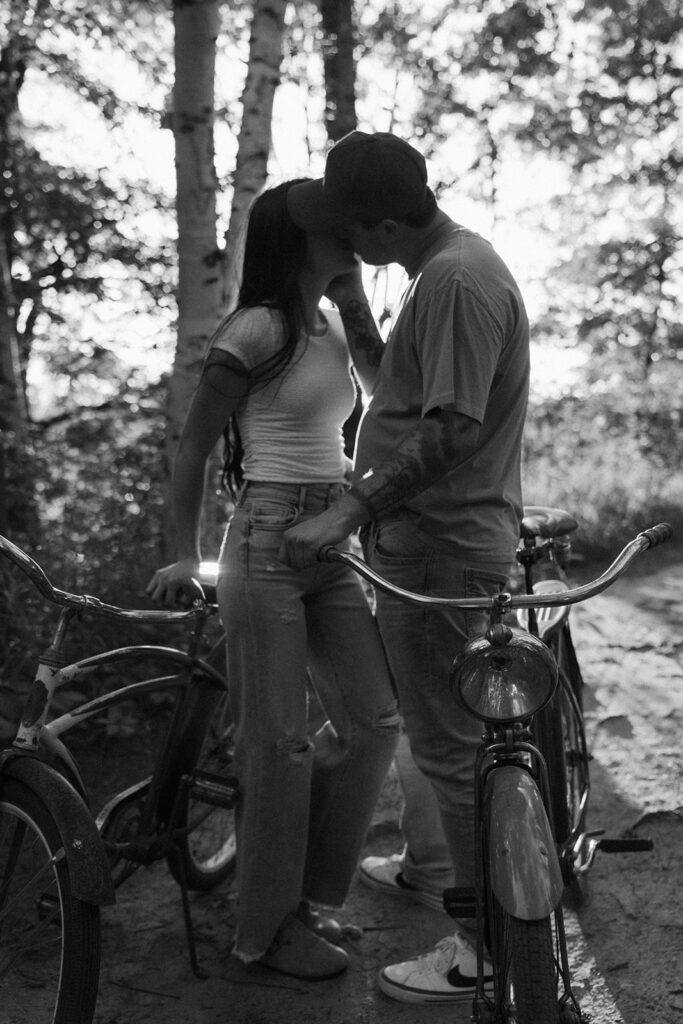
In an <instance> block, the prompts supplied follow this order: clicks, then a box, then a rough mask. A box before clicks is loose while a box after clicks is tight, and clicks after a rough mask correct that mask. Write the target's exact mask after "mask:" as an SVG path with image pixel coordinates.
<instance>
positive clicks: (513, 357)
mask: <svg viewBox="0 0 683 1024" xmlns="http://www.w3.org/2000/svg"><path fill="white" fill-rule="evenodd" d="M289 209H290V214H291V216H292V218H293V219H294V221H295V222H296V223H298V224H299V225H300V226H301V227H302V228H304V229H306V230H308V231H312V230H315V228H316V226H317V227H318V228H320V230H330V229H332V230H335V231H337V232H338V233H339V234H340V236H343V237H345V238H346V239H347V240H348V242H349V244H350V245H351V246H352V247H353V249H354V250H355V252H356V253H358V254H359V255H360V257H361V259H363V260H364V261H365V262H367V263H370V264H374V265H384V264H387V263H390V262H397V263H399V264H401V265H402V266H403V267H404V268H405V270H406V271H407V273H408V276H409V279H410V281H409V286H408V288H407V290H406V293H405V295H404V297H403V300H402V305H401V309H400V312H399V314H398V316H397V317H396V318H395V320H394V322H393V325H392V330H391V334H390V337H389V339H388V342H387V344H386V346H383V344H382V341H381V338H380V335H379V332H378V330H377V327H376V325H375V322H374V319H373V317H372V314H371V312H370V309H369V306H368V303H367V300H366V298H365V295H364V293H363V291H362V287H361V285H360V275H359V274H356V275H355V276H353V277H351V278H350V279H347V280H346V281H337V282H335V288H334V295H333V297H334V300H335V301H336V302H337V305H338V306H339V309H340V313H341V315H342V318H343V320H344V325H345V327H346V331H347V335H348V337H349V342H350V345H351V348H352V351H353V352H354V358H355V363H356V367H357V369H359V371H360V373H361V377H362V382H363V384H364V385H365V386H366V389H367V386H370V387H372V399H371V401H370V403H369V406H368V408H367V410H366V412H365V415H364V417H363V420H362V422H361V426H360V429H359V434H358V440H357V445H356V454H355V465H354V478H353V485H352V487H351V489H350V490H349V491H348V492H347V493H346V494H345V495H343V496H342V497H341V498H340V499H339V500H338V501H337V502H336V503H335V504H334V505H333V506H331V507H330V508H329V509H327V511H325V512H324V513H322V514H321V515H320V516H317V517H316V518H315V519H312V520H310V521H309V522H307V523H305V524H301V525H299V526H295V527H293V528H292V529H290V530H289V531H288V532H287V533H286V535H285V541H284V543H283V549H282V551H281V557H282V558H283V559H284V560H285V561H287V562H288V563H289V564H290V565H292V566H293V567H295V568H302V567H303V566H305V565H309V564H311V562H312V561H313V560H314V559H315V558H316V556H317V552H318V551H319V549H320V548H321V547H322V546H323V545H325V544H335V543H338V542H339V541H341V540H342V539H343V538H345V537H346V536H348V534H349V533H351V532H352V531H354V530H355V529H357V528H358V527H363V530H362V533H361V539H362V541H363V546H364V551H365V557H366V559H367V560H368V562H369V563H370V564H371V566H372V567H373V568H374V569H375V570H376V571H377V572H379V573H380V574H381V575H383V576H385V577H386V578H387V579H389V580H391V581H392V582H393V583H395V584H397V585H399V586H402V587H405V588H406V589H409V590H414V591H418V592H422V593H426V594H434V595H439V594H440V595H444V594H446V595H451V596H468V597H469V596H478V595H491V594H493V593H495V592H497V591H498V590H500V589H501V588H503V587H504V586H505V584H506V582H507V576H508V572H509V567H510V565H511V563H512V559H513V556H514V550H515V544H516V541H517V537H518V531H519V520H520V517H521V512H522V496H521V484H520V452H521V439H522V428H523V423H524V416H525V412H526V401H527V392H528V376H529V354H528V349H529V329H528V322H527V317H526V313H525V309H524V303H523V301H522V297H521V295H520V292H519V289H518V287H517V285H516V283H515V281H514V279H513V278H512V275H511V274H510V272H509V270H508V269H507V267H506V266H505V265H504V263H503V262H502V260H501V259H500V258H499V257H498V256H497V255H496V253H495V252H494V251H493V249H492V248H491V246H490V245H489V244H488V243H487V242H485V241H484V240H483V239H482V238H480V237H479V236H478V235H476V234H473V233H472V232H470V231H468V230H467V229H466V228H464V227H462V226H461V225H460V224H456V223H455V222H454V221H452V220H451V219H450V217H448V216H447V215H446V214H445V213H444V212H443V211H442V210H440V209H439V208H438V206H437V205H436V202H435V199H434V196H433V194H432V192H431V191H430V189H429V188H428V186H427V171H426V165H425V161H424V159H423V158H422V156H421V155H420V154H419V153H418V152H417V150H415V149H414V148H413V147H412V146H409V145H408V144H407V143H406V142H404V141H402V140H400V139H398V138H396V137H395V136H392V135H389V134H386V133H377V134H374V135H369V134H366V133H364V132H351V134H349V135H347V136H345V137H344V138H343V139H341V140H340V141H339V142H338V143H337V144H336V145H335V146H334V147H333V148H332V150H331V151H330V153H329V155H328V158H327V162H326V167H325V176H324V178H323V179H321V180H318V181H314V182H307V183H303V184H301V185H298V186H296V187H294V188H292V189H291V190H290V193H289ZM359 355H362V358H360V357H359ZM373 385H374V387H373ZM377 620H378V623H379V627H380V630H381V633H382V638H383V641H384V645H385V648H386V652H387V657H388V659H389V663H390V668H391V671H392V674H393V677H394V680H395V683H396V688H397V691H398V697H399V701H400V704H401V711H402V714H403V718H404V722H405V727H406V731H407V734H408V737H409V740H410V746H411V749H412V752H413V755H414V758H415V761H416V763H417V765H418V767H419V768H420V770H421V771H422V772H423V773H424V775H426V776H427V778H428V779H429V780H430V782H431V783H432V786H433V788H434V792H435V794H436V798H437V802H438V806H439V810H440V812H441V818H442V823H443V829H444V833H445V836H446V840H447V842H448V846H449V850H450V854H451V858H452V860H453V868H454V884H455V885H457V886H471V885H472V884H473V876H474V857H473V821H474V807H473V763H474V752H475V749H476V746H477V743H478V740H479V733H480V727H479V725H478V723H477V722H476V721H475V720H474V719H472V718H469V717H468V716H466V715H465V714H464V713H463V712H462V711H460V710H459V709H457V707H456V706H455V704H454V701H453V699H452V697H451V695H450V691H449V682H448V676H449V670H450V667H451V664H452V661H453V658H454V656H455V655H456V654H457V653H458V652H459V651H460V650H461V649H462V647H463V645H464V644H465V642H466V639H467V638H468V636H471V635H472V634H473V633H476V632H478V631H480V630H481V628H482V626H483V622H482V618H481V616H480V615H478V614H477V613H465V614H463V613H455V612H453V611H451V610H439V611H428V612H427V611H425V610H424V609H421V608H416V607H415V606H412V605H409V604H406V603H405V602H401V601H397V600H395V599H393V598H391V597H389V596H387V595H383V594H381V593H378V594H377ZM471 924H472V923H471V922H469V921H462V922H458V931H457V932H456V933H455V934H453V935H450V936H447V937H446V938H444V939H443V940H442V941H441V942H440V943H439V944H438V945H437V947H436V949H434V950H432V951H431V952H429V953H427V954H425V955H423V956H420V957H418V958H416V959H413V960H408V961H406V962H404V963H401V964H395V965H392V966H390V967H385V968H384V969H383V970H382V971H381V972H380V977H379V983H380V987H381V988H382V990H383V991H384V992H385V993H386V994H388V995H390V996H393V997H394V998H396V999H399V1000H401V1001H404V1002H451V1001H457V1000H461V999H469V998H471V996H472V994H473V992H474V985H475V975H476V957H475V954H474V950H473V948H472V945H471V938H472V935H471V933H468V928H471Z"/></svg>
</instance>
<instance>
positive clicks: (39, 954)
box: [0, 779, 100, 1024]
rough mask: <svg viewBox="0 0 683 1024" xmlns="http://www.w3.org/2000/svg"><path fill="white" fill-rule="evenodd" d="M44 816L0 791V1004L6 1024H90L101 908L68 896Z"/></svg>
mask: <svg viewBox="0 0 683 1024" xmlns="http://www.w3.org/2000/svg"><path fill="white" fill-rule="evenodd" d="M63 849H64V843H63V840H62V837H61V835H60V832H59V827H58V826H57V823H56V822H55V820H54V818H53V817H52V814H51V813H50V810H49V808H48V807H47V806H46V805H45V804H44V803H43V802H42V800H41V799H40V798H39V797H38V796H37V795H36V794H35V793H34V792H33V791H32V790H30V789H28V788H27V787H26V786H24V785H23V784H22V783H20V782H18V781H16V780H14V779H6V780H3V781H2V783H1V785H0V1003H2V1007H3V1022H4V1024H28V1022H31V1024H33V1022H45V1024H90V1022H91V1021H92V1018H93V1014H94V1011H95V1002H96V1000H97V985H98V979H99V965H100V916H99V907H96V906H93V905H91V904H88V903H83V902H82V901H81V900H78V899H76V898H75V897H73V896H72V894H71V880H70V876H69V867H68V862H67V860H66V858H65V857H64V856H63Z"/></svg>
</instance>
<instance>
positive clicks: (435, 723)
mask: <svg viewBox="0 0 683 1024" xmlns="http://www.w3.org/2000/svg"><path fill="white" fill-rule="evenodd" d="M363 543H364V548H365V557H366V559H367V561H368V562H369V564H370V565H371V566H372V568H373V569H375V570H376V572H378V573H379V574H380V575H381V576H384V577H386V578H387V579H388V580H390V581H391V582H392V583H395V584H396V585H398V586H400V587H403V588H405V589H406V590H413V591H416V592H417V593H421V594H430V595H434V596H450V597H478V596H486V595H493V594H495V593H497V592H498V591H499V590H501V589H503V588H504V587H505V585H506V582H507V578H508V573H509V569H510V563H509V561H506V562H488V561H483V560H482V561H479V560H473V559H470V558H465V557H463V558H460V557H458V556H457V555H456V554H450V553H444V551H443V550H442V549H440V548H437V547H436V546H434V545H432V544H430V542H429V540H428V539H426V538H424V537H423V536H422V535H420V534H417V533H416V531H415V528H414V526H413V525H412V524H411V522H410V521H409V520H408V519H396V520H389V521H379V522H375V523H373V524H372V525H371V527H370V528H367V529H366V530H365V531H364V538H363ZM377 621H378V624H379V628H380V632H381V634H382V639H383V641H384V647H385V650H386V652H387V658H388V660H389V667H390V669H391V672H392V676H393V679H394V683H395V685H396V688H397V692H398V698H399V707H400V711H401V715H402V717H403V721H404V723H405V728H406V732H407V734H408V738H409V740H410V747H411V750H412V754H413V757H414V759H415V763H416V764H417V766H418V768H419V769H420V770H421V771H422V772H423V774H424V775H425V776H426V777H427V778H428V779H429V780H430V782H431V783H432V786H433V787H434V791H435V794H436V799H437V803H438V807H439V810H440V812H441V820H442V824H443V831H444V834H445V836H446V841H447V843H448V848H449V850H450V854H451V858H452V861H453V868H454V874H453V884H455V885H457V886H471V885H473V884H474V851H473V841H474V785H473V779H474V759H475V752H476V748H477V745H478V743H479V741H480V737H481V730H482V727H481V724H480V723H479V722H478V721H477V720H476V719H475V718H473V717H471V716H470V715H468V714H467V713H466V712H464V711H462V710H461V709H460V708H459V707H458V706H457V705H456V703H455V701H454V700H453V697H452V695H451V691H450V686H449V674H450V669H451V666H452V663H453V659H454V658H455V656H456V655H457V654H458V653H459V652H460V651H461V650H462V648H463V646H464V644H465V642H466V641H467V639H468V638H470V637H472V636H474V635H476V634H477V633H479V632H481V631H482V630H483V629H484V628H485V627H486V622H487V618H486V613H485V612H480V611H468V612H460V611H454V610H452V609H447V608H438V609H427V608H425V607H421V606H417V605H411V604H408V603H406V602H405V601H400V600H398V599H397V598H394V597H391V596H389V595H387V594H383V593H382V592H380V591H378V592H377ZM408 878H409V879H410V880H411V881H414V875H413V874H412V873H411V872H410V871H409V872H408Z"/></svg>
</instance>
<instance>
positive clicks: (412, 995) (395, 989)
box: [378, 971, 489, 1003]
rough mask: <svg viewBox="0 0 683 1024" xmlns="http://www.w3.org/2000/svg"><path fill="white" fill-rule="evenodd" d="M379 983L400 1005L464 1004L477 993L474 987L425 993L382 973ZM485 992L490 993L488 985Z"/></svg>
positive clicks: (383, 990)
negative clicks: (392, 979)
mask: <svg viewBox="0 0 683 1024" xmlns="http://www.w3.org/2000/svg"><path fill="white" fill-rule="evenodd" d="M378 981H379V987H380V989H381V991H382V992H384V994H385V995H386V996H389V997H390V998H391V999H396V1000H398V1002H399V1003H463V1002H465V1001H468V1000H470V999H473V998H474V995H475V991H476V989H475V988H474V987H472V988H468V989H461V990H459V991H458V990H456V989H454V990H453V991H452V992H425V991H424V990H423V989H415V988H410V987H408V986H407V985H401V984H399V983H398V982H395V981H391V980H390V979H389V978H387V977H385V976H384V973H383V972H381V971H380V974H379V978H378ZM484 991H485V992H488V991H489V986H488V985H487V986H485V988H484Z"/></svg>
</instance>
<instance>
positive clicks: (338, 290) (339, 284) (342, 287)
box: [325, 256, 368, 312]
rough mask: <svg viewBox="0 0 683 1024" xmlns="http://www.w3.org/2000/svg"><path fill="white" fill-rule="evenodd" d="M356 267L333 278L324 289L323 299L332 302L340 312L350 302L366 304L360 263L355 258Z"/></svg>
mask: <svg viewBox="0 0 683 1024" xmlns="http://www.w3.org/2000/svg"><path fill="white" fill-rule="evenodd" d="M355 260H356V266H355V268H354V269H353V270H350V271H349V272H348V273H347V274H340V275H339V277H334V278H332V280H331V281H330V283H329V284H328V286H327V288H326V289H325V297H326V298H328V299H329V300H330V302H334V304H335V305H336V306H337V308H338V309H339V311H340V312H343V310H344V309H345V308H346V306H348V304H349V303H350V302H362V303H364V304H365V303H367V301H368V300H367V296H366V294H365V288H364V287H363V276H362V273H361V262H360V259H359V258H358V257H357V256H356V257H355Z"/></svg>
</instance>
